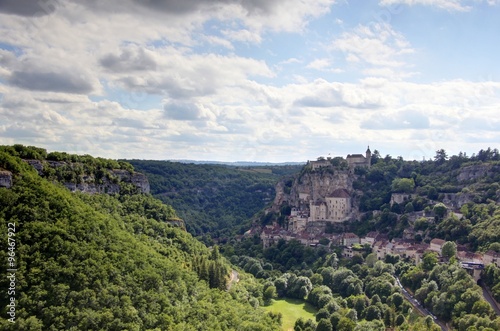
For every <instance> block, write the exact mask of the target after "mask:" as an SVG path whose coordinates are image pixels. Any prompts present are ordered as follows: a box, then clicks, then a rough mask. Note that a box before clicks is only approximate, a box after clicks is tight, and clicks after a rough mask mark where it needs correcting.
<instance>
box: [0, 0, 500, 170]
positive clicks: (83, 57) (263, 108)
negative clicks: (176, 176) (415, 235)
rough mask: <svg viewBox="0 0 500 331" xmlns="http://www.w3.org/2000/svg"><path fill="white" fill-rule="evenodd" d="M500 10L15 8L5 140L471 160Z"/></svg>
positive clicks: (288, 2)
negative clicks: (442, 155)
mask: <svg viewBox="0 0 500 331" xmlns="http://www.w3.org/2000/svg"><path fill="white" fill-rule="evenodd" d="M498 18H500V1H498V0H461V1H460V0H454V1H450V0H377V1H375V0H373V1H361V0H358V1H335V0H316V1H307V0H279V1H278V0H269V1H263V0H252V1H244V0H237V1H235V0H225V1H215V0H205V1H201V0H170V1H155V2H144V1H139V0H121V1H119V0H106V1H87V2H80V1H76V0H51V1H39V2H20V1H15V0H0V139H1V143H2V144H14V143H21V144H27V145H36V146H40V147H44V148H46V149H48V150H49V151H53V150H58V151H67V152H71V153H80V154H92V155H96V156H103V157H110V158H140V159H194V160H217V161H236V160H246V161H268V162H283V161H306V160H311V159H316V158H317V157H319V156H326V155H329V154H330V155H339V156H345V155H346V154H349V153H360V152H364V151H365V149H366V146H367V145H370V147H371V149H372V150H374V149H377V150H379V151H380V153H381V154H383V155H386V154H390V155H392V156H402V157H403V158H405V159H419V160H420V159H422V158H432V157H433V156H434V155H435V151H436V150H438V149H441V148H444V149H445V150H447V151H448V154H457V153H458V152H460V151H463V152H466V153H468V154H469V155H470V154H472V153H474V152H477V151H479V150H480V149H484V148H487V147H492V148H498V147H499V146H498V145H499V142H500V119H499V117H498V114H499V108H500V72H499V71H500V66H499V65H498V55H499V54H500V49H499V47H500V46H499V45H500V42H499V41H500V40H499V37H498V35H500V20H499V19H498Z"/></svg>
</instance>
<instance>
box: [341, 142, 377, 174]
mask: <svg viewBox="0 0 500 331" xmlns="http://www.w3.org/2000/svg"><path fill="white" fill-rule="evenodd" d="M371 159H372V152H371V151H370V146H368V148H367V149H366V152H365V155H363V154H349V155H347V157H346V161H347V164H348V165H349V168H351V169H354V168H356V167H365V168H370V165H371Z"/></svg>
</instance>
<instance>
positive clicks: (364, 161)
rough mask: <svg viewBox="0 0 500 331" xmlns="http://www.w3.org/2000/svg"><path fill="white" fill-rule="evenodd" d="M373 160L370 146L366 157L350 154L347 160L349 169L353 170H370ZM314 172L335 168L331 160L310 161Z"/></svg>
mask: <svg viewBox="0 0 500 331" xmlns="http://www.w3.org/2000/svg"><path fill="white" fill-rule="evenodd" d="M371 159H372V152H371V150H370V146H368V148H367V149H366V152H365V155H363V154H348V155H347V157H346V158H345V160H346V161H347V164H348V165H349V168H350V169H351V170H352V169H354V168H356V167H363V168H370V165H371ZM309 164H310V165H311V169H312V170H317V169H320V168H329V167H333V165H332V161H331V158H330V157H328V159H326V160H325V159H324V158H319V159H318V160H317V161H309Z"/></svg>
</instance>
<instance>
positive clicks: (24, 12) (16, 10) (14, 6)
mask: <svg viewBox="0 0 500 331" xmlns="http://www.w3.org/2000/svg"><path fill="white" fill-rule="evenodd" d="M56 5H57V1H42V0H40V1H29V0H0V12H2V13H6V14H13V15H20V16H44V15H49V14H51V13H52V12H54V11H55V10H56Z"/></svg>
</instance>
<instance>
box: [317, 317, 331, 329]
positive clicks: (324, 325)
mask: <svg viewBox="0 0 500 331" xmlns="http://www.w3.org/2000/svg"><path fill="white" fill-rule="evenodd" d="M316 331H333V326H332V323H331V322H330V321H329V320H328V319H321V320H319V322H318V326H317V327H316Z"/></svg>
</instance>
